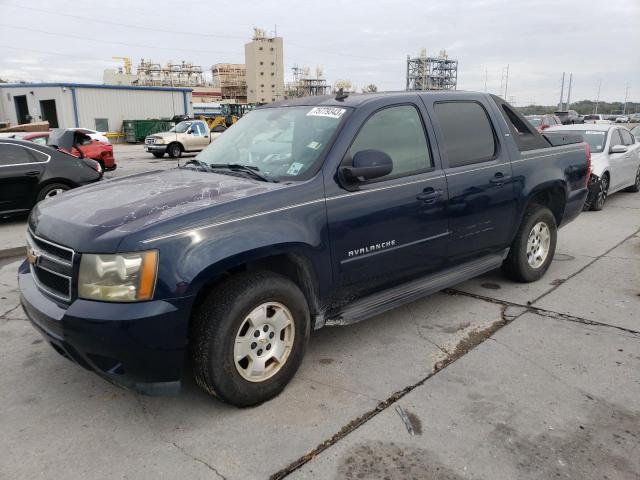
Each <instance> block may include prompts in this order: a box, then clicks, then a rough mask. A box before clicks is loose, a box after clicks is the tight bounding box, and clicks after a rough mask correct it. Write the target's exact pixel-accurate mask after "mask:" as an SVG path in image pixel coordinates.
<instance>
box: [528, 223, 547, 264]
mask: <svg viewBox="0 0 640 480" xmlns="http://www.w3.org/2000/svg"><path fill="white" fill-rule="evenodd" d="M550 246H551V231H550V230H549V226H548V225H547V224H546V223H544V222H538V223H536V224H535V225H534V226H533V228H532V229H531V231H530V232H529V237H528V239H527V263H528V264H529V266H530V267H531V268H536V269H537V268H540V267H541V266H542V265H543V264H544V262H545V260H546V259H547V256H548V255H549V249H550Z"/></svg>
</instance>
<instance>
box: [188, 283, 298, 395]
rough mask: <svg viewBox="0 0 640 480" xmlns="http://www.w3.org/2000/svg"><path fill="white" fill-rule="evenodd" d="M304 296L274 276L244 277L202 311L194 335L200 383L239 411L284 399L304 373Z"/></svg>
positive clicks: (222, 290) (212, 295) (220, 290)
mask: <svg viewBox="0 0 640 480" xmlns="http://www.w3.org/2000/svg"><path fill="white" fill-rule="evenodd" d="M309 332H310V316H309V308H308V306H307V301H306V299H305V297H304V294H303V293H302V292H301V291H300V289H299V288H298V287H297V285H296V284H295V283H293V282H292V281H291V280H289V279H288V278H286V277H283V276H281V275H278V274H275V273H271V272H255V271H254V272H245V273H241V274H238V275H236V276H234V277H232V278H231V279H229V280H228V281H226V282H225V283H223V284H222V285H221V286H220V287H218V288H216V289H215V290H213V291H212V292H211V293H210V294H209V295H208V296H207V297H206V299H205V300H204V301H203V303H202V304H201V305H200V307H199V308H198V309H197V310H196V313H195V315H194V318H193V321H192V328H191V332H190V341H191V349H190V350H191V358H192V362H193V369H194V375H195V379H196V382H197V383H198V385H200V386H201V387H202V388H204V389H205V390H206V391H207V392H209V393H211V394H213V395H216V396H218V397H220V398H221V399H222V400H224V401H226V402H228V403H231V404H233V405H236V406H239V407H247V406H251V405H257V404H260V403H262V402H264V401H266V400H269V399H271V398H273V397H275V396H276V395H278V394H279V393H280V392H281V391H282V390H283V389H284V387H285V386H286V385H287V384H288V383H289V381H290V380H291V378H292V377H293V375H294V374H295V373H296V371H297V370H298V367H299V366H300V363H301V362H302V358H303V356H304V352H305V348H306V345H307V342H308V339H309Z"/></svg>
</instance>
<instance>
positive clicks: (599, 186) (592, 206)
mask: <svg viewBox="0 0 640 480" xmlns="http://www.w3.org/2000/svg"><path fill="white" fill-rule="evenodd" d="M608 195H609V174H608V173H605V174H604V175H602V177H600V179H598V181H597V182H596V183H595V191H594V193H593V194H591V193H589V196H588V197H587V202H589V210H592V211H594V212H599V211H600V210H602V209H603V208H604V204H605V203H606V202H607V197H608ZM585 207H586V202H585Z"/></svg>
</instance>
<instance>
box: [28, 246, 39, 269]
mask: <svg viewBox="0 0 640 480" xmlns="http://www.w3.org/2000/svg"><path fill="white" fill-rule="evenodd" d="M27 262H29V263H30V264H31V265H35V264H36V263H37V262H38V253H37V252H36V251H35V250H34V249H33V248H31V247H29V248H27Z"/></svg>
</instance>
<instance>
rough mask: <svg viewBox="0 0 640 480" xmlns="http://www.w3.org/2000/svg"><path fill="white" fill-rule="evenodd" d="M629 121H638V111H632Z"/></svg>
mask: <svg viewBox="0 0 640 480" xmlns="http://www.w3.org/2000/svg"><path fill="white" fill-rule="evenodd" d="M629 122H630V123H639V122H640V113H634V114H632V115H630V116H629Z"/></svg>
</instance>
